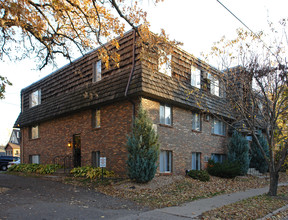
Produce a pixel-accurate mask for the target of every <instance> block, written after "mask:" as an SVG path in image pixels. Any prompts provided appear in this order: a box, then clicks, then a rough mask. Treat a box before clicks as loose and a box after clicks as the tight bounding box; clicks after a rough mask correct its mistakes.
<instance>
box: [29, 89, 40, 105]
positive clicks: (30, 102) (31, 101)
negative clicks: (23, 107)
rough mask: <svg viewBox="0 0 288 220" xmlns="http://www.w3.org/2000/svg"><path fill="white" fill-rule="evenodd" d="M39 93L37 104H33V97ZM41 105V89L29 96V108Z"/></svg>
mask: <svg viewBox="0 0 288 220" xmlns="http://www.w3.org/2000/svg"><path fill="white" fill-rule="evenodd" d="M36 93H37V99H36V100H37V102H36V103H35V104H33V96H34V95H36ZM38 105H41V89H37V90H34V91H33V92H31V93H30V94H29V108H33V107H35V106H38Z"/></svg>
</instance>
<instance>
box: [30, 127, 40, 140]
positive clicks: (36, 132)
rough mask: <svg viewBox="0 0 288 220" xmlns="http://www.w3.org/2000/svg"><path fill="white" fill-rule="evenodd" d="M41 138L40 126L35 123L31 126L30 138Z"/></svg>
mask: <svg viewBox="0 0 288 220" xmlns="http://www.w3.org/2000/svg"><path fill="white" fill-rule="evenodd" d="M36 138H39V126H38V125H34V126H31V127H30V139H36Z"/></svg>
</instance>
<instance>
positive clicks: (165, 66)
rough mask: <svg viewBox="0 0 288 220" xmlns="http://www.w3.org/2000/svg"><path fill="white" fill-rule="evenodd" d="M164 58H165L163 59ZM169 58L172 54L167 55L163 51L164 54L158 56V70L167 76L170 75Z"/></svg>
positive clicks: (170, 58)
mask: <svg viewBox="0 0 288 220" xmlns="http://www.w3.org/2000/svg"><path fill="white" fill-rule="evenodd" d="M165 59H167V60H166V61H165ZM171 60H172V55H171V54H169V55H167V54H166V53H165V52H164V55H162V56H160V57H159V59H158V71H159V72H160V73H163V74H165V75H167V76H172V68H171Z"/></svg>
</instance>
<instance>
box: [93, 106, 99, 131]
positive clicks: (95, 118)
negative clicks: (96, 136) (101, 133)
mask: <svg viewBox="0 0 288 220" xmlns="http://www.w3.org/2000/svg"><path fill="white" fill-rule="evenodd" d="M100 123H101V113H100V109H99V108H98V109H94V110H93V111H92V127H93V128H100Z"/></svg>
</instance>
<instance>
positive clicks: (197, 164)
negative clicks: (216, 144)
mask: <svg viewBox="0 0 288 220" xmlns="http://www.w3.org/2000/svg"><path fill="white" fill-rule="evenodd" d="M192 170H201V153H196V152H195V153H192Z"/></svg>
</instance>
